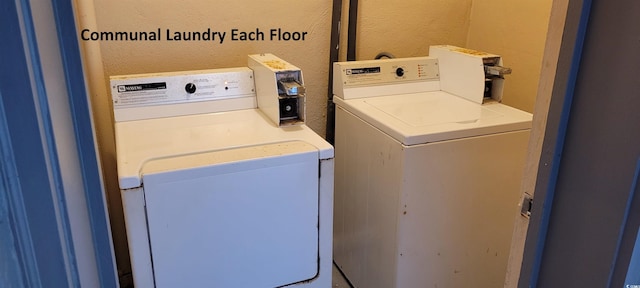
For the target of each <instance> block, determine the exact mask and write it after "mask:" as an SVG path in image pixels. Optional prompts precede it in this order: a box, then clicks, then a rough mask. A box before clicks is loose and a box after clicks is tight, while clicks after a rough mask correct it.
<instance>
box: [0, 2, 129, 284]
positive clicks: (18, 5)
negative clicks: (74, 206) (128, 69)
mask: <svg viewBox="0 0 640 288" xmlns="http://www.w3.org/2000/svg"><path fill="white" fill-rule="evenodd" d="M51 4H52V7H53V12H54V18H55V22H56V28H57V29H56V30H57V33H58V40H59V44H60V51H61V55H60V58H61V60H62V63H63V66H64V71H65V78H66V87H67V90H68V94H69V103H70V106H71V107H70V111H71V117H72V119H73V130H74V132H75V140H76V143H77V149H78V151H77V153H78V156H79V159H80V165H81V170H82V176H83V179H84V191H85V196H86V205H87V209H88V212H89V218H90V219H89V221H90V223H91V225H90V226H91V234H92V239H93V245H94V248H95V258H96V262H97V267H98V276H99V278H100V279H99V282H100V285H101V286H102V287H116V286H117V279H115V275H116V274H115V271H114V263H113V258H112V252H111V251H112V248H111V239H110V235H109V222H108V219H107V213H106V211H105V207H106V206H105V203H104V201H103V199H104V198H103V197H104V196H103V190H102V183H101V178H100V171H99V166H98V160H97V156H96V155H97V154H96V151H95V142H94V136H93V127H92V121H91V114H90V106H89V102H88V95H87V93H86V88H85V83H84V75H83V70H82V62H81V55H80V50H79V45H78V41H77V36H76V27H75V22H74V19H75V18H74V13H73V7H72V2H71V1H69V0H51ZM36 32H37V31H35V30H34V26H33V21H32V16H31V9H30V3H29V1H27V0H17V1H12V0H9V1H0V38H1V39H2V44H1V45H0V63H1V65H0V97H1V102H0V148H1V149H0V153H1V156H2V163H1V164H0V173H1V175H0V176H1V177H2V178H1V180H2V181H0V185H1V186H0V188H1V189H2V190H1V191H2V195H0V204H2V205H0V217H2V218H0V231H5V230H2V229H3V228H6V231H9V232H11V233H8V234H5V235H3V238H1V239H0V245H2V247H0V251H7V252H6V253H4V252H3V253H0V257H3V258H2V259H0V263H14V264H16V265H17V266H15V267H18V268H16V269H14V270H11V271H9V270H6V271H5V269H8V268H7V266H1V265H0V269H3V271H0V272H2V273H4V272H7V273H9V274H10V275H13V277H8V278H5V279H3V280H2V281H8V282H7V283H5V282H2V281H0V284H1V285H0V286H3V287H4V285H7V286H9V287H22V286H25V284H26V285H27V286H30V287H42V286H45V287H68V286H73V287H78V286H80V282H79V276H78V272H77V271H78V269H77V267H76V262H75V254H74V253H75V252H74V249H73V243H72V241H73V240H72V235H71V230H70V229H71V227H69V221H68V219H67V213H66V211H67V207H66V201H65V198H64V191H63V185H62V183H61V181H62V179H61V176H60V169H64V163H60V161H59V160H58V155H57V153H56V151H57V150H56V147H55V141H54V137H55V135H54V133H53V130H52V124H51V117H52V116H51V115H50V114H49V111H48V102H47V94H46V89H45V87H44V79H45V77H46V75H43V72H42V69H41V66H40V59H39V54H38V52H37V51H38V43H37V40H36V36H35V35H36ZM23 43H24V44H25V45H23ZM32 84H33V85H32ZM5 220H7V221H5ZM3 261H4V262H3Z"/></svg>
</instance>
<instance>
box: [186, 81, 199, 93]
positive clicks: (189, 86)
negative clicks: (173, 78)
mask: <svg viewBox="0 0 640 288" xmlns="http://www.w3.org/2000/svg"><path fill="white" fill-rule="evenodd" d="M184 91H187V93H189V94H193V93H196V84H193V83H188V84H187V85H185V86H184Z"/></svg>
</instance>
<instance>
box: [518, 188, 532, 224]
mask: <svg viewBox="0 0 640 288" xmlns="http://www.w3.org/2000/svg"><path fill="white" fill-rule="evenodd" d="M531 208H533V196H531V195H529V194H527V193H524V198H523V199H522V206H521V207H520V214H522V216H524V217H527V218H530V217H531Z"/></svg>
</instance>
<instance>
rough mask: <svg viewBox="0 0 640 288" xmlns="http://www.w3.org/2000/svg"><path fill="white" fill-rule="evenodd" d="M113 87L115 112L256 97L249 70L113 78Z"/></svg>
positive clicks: (204, 71) (218, 70) (251, 73)
mask: <svg viewBox="0 0 640 288" xmlns="http://www.w3.org/2000/svg"><path fill="white" fill-rule="evenodd" d="M110 84H111V97H112V100H113V107H114V108H115V109H118V108H129V107H141V106H154V105H165V104H180V103H190V102H199V101H211V100H219V99H230V98H241V97H247V96H254V97H255V83H254V79H253V71H252V70H251V69H249V68H228V69H210V70H198V71H184V72H170V73H152V74H136V75H125V76H113V77H111V78H110Z"/></svg>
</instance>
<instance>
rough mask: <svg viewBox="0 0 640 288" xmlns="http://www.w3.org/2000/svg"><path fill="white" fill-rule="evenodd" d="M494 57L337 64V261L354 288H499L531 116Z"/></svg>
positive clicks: (453, 54) (446, 51)
mask: <svg viewBox="0 0 640 288" xmlns="http://www.w3.org/2000/svg"><path fill="white" fill-rule="evenodd" d="M501 64H502V61H501V59H500V57H499V56H497V55H492V54H488V53H482V52H478V51H471V50H467V49H462V48H458V47H453V46H436V47H431V50H430V57H419V58H405V59H384V60H373V61H355V62H341V63H336V64H335V65H334V75H335V80H334V91H335V93H336V95H335V97H334V102H335V104H336V106H337V109H336V133H335V149H336V167H335V204H334V205H335V206H334V209H335V214H334V261H335V262H336V264H337V266H338V267H339V268H340V269H341V270H342V272H343V273H344V274H345V275H346V277H347V278H348V279H349V281H350V282H351V283H352V284H353V285H354V286H355V287H358V288H376V287H380V288H390V287H398V288H414V287H415V288H424V287H502V286H503V282H504V278H505V275H506V266H507V259H508V254H509V250H510V242H511V236H512V231H513V225H514V219H515V215H516V213H517V209H518V201H519V198H520V181H521V177H522V173H523V169H524V162H525V154H526V148H527V142H528V138H529V131H530V127H531V114H529V113H526V112H523V111H520V110H517V109H514V108H512V107H509V106H506V105H503V104H501V103H499V98H500V96H501V94H502V87H503V84H504V78H503V75H504V74H506V73H509V72H510V70H509V69H507V68H504V67H502V66H501Z"/></svg>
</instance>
